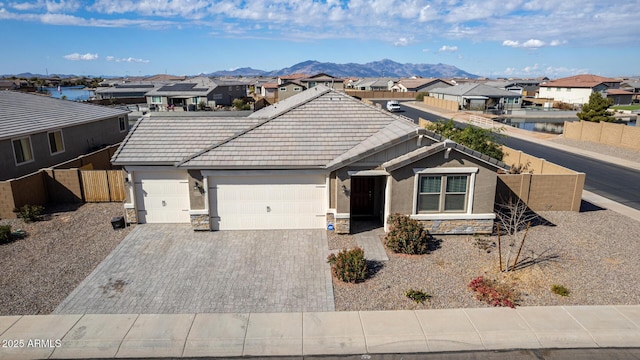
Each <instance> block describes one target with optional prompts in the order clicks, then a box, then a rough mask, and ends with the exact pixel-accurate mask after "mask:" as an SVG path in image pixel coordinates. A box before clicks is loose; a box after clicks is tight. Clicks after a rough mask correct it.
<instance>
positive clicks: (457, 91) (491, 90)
mask: <svg viewBox="0 0 640 360" xmlns="http://www.w3.org/2000/svg"><path fill="white" fill-rule="evenodd" d="M429 92H431V93H435V94H445V95H453V96H488V97H496V96H500V97H520V96H521V95H520V94H517V93H515V92H511V91H507V90H503V89H498V88H495V87H492V86H488V85H484V84H475V83H467V84H462V85H456V86H450V87H444V88H437V89H431V90H429Z"/></svg>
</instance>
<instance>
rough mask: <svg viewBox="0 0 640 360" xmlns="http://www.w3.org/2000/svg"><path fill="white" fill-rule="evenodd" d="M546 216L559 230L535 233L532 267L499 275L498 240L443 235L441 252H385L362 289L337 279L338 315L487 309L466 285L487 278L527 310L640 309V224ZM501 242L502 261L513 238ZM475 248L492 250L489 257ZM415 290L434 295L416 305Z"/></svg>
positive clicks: (529, 251)
mask: <svg viewBox="0 0 640 360" xmlns="http://www.w3.org/2000/svg"><path fill="white" fill-rule="evenodd" d="M540 215H541V216H543V217H544V218H545V219H547V220H548V221H549V222H550V223H551V224H553V225H554V226H544V225H540V226H536V227H532V228H531V229H530V231H529V234H528V236H527V239H526V243H525V245H524V248H523V250H522V255H521V256H520V257H521V260H520V261H519V262H520V263H522V262H523V261H525V262H529V263H531V262H532V260H535V261H534V262H533V263H532V264H531V265H530V266H527V267H524V268H522V269H519V270H516V271H513V272H510V273H500V272H499V271H498V266H499V265H498V264H499V263H498V251H497V247H494V246H491V245H492V244H493V243H495V242H497V238H496V237H484V238H483V237H481V238H474V237H473V236H440V237H437V238H438V239H439V240H441V242H440V248H439V249H436V250H434V251H433V252H432V253H430V254H426V255H420V256H407V255H399V254H394V253H392V252H390V251H389V250H387V253H388V254H389V259H390V260H389V261H388V262H384V263H383V264H382V267H381V268H380V269H378V270H377V272H376V273H375V274H373V275H372V277H371V278H369V279H368V280H366V281H365V282H363V283H359V284H345V283H342V282H340V281H337V280H335V279H334V296H335V301H336V310H338V311H351V310H400V309H444V308H461V307H462V308H465V307H485V306H488V305H486V304H484V303H482V302H480V301H478V300H476V299H475V297H474V294H473V293H472V292H471V291H470V290H469V289H468V287H467V286H468V284H469V282H470V281H471V280H472V279H473V278H475V277H477V276H481V275H483V276H485V278H492V279H497V280H499V281H502V282H506V283H508V284H511V285H513V287H514V288H515V289H516V290H518V291H519V292H520V302H519V305H522V306H533V305H542V306H545V305H607V304H616V305H622V304H640V282H638V281H637V279H638V274H640V262H639V261H638V254H640V241H638V239H640V222H638V221H635V220H632V219H630V218H627V217H625V216H622V215H619V214H617V213H614V212H612V211H609V210H599V211H589V212H582V213H575V212H540ZM479 239H482V241H479ZM501 242H502V244H503V247H502V250H503V259H504V258H506V256H505V252H506V246H505V244H506V242H507V239H506V238H505V237H502V239H501ZM333 243H334V244H338V243H339V242H338V241H334V242H333ZM477 243H484V245H486V244H488V245H490V247H489V248H488V250H489V251H490V252H487V251H486V250H485V249H484V248H485V246H479V245H478V244H477ZM513 251H514V252H517V248H516V249H515V250H513ZM365 256H366V254H365ZM514 257H515V254H514V256H512V259H513V258H514ZM554 284H557V285H563V286H565V287H566V288H567V289H569V291H570V294H569V296H567V297H561V296H559V295H556V294H554V293H552V292H551V287H552V286H553V285H554ZM410 288H413V289H414V290H422V291H424V292H426V293H427V294H429V295H431V296H432V297H431V299H430V300H429V301H427V302H426V303H424V304H416V303H414V302H413V301H412V300H410V299H408V298H407V297H405V296H404V293H405V292H406V291H407V290H409V289H410Z"/></svg>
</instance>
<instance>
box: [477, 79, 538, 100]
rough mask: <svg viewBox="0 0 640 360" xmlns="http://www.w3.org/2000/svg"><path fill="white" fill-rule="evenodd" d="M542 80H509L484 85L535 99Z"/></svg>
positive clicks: (489, 82) (488, 82)
mask: <svg viewBox="0 0 640 360" xmlns="http://www.w3.org/2000/svg"><path fill="white" fill-rule="evenodd" d="M541 81H542V80H541V79H509V80H495V81H487V82H485V83H484V84H485V85H488V86H493V87H496V88H499V89H502V90H507V91H513V92H517V93H519V94H520V95H522V96H523V97H527V96H528V97H534V96H535V95H536V93H537V92H538V89H540V83H541Z"/></svg>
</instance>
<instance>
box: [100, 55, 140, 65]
mask: <svg viewBox="0 0 640 360" xmlns="http://www.w3.org/2000/svg"><path fill="white" fill-rule="evenodd" d="M106 59H107V61H115V62H118V63H119V62H128V63H141V64H146V63H149V62H150V61H149V60H145V59H137V58H134V57H127V58H117V57H115V56H107V57H106Z"/></svg>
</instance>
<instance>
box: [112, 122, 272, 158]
mask: <svg viewBox="0 0 640 360" xmlns="http://www.w3.org/2000/svg"><path fill="white" fill-rule="evenodd" d="M258 122H260V119H249V118H246V117H240V118H239V117H204V116H180V117H170V116H167V115H163V116H154V114H153V115H151V116H150V117H143V118H142V119H141V120H140V121H138V123H137V124H136V125H135V126H134V128H133V129H132V130H131V131H130V132H129V134H128V135H127V137H126V138H125V139H124V141H123V142H122V145H121V146H120V147H119V148H118V150H117V151H116V152H115V153H114V154H113V158H112V160H113V161H114V162H117V163H118V164H140V165H145V164H147V165H148V164H169V165H173V164H175V163H177V162H180V161H182V160H183V159H184V158H186V157H188V156H190V155H193V154H194V153H197V152H199V151H201V150H202V149H205V148H207V147H208V146H211V145H213V144H216V143H219V142H221V141H223V140H225V139H227V138H229V137H231V136H233V135H234V134H237V133H240V132H242V131H243V130H245V129H246V128H248V127H251V126H253V125H255V124H256V123H258Z"/></svg>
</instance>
